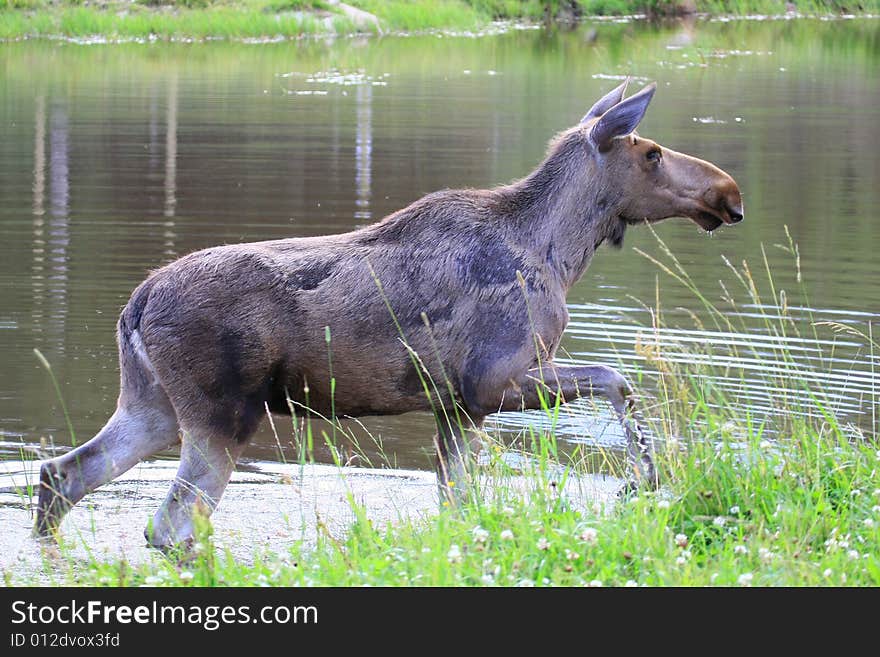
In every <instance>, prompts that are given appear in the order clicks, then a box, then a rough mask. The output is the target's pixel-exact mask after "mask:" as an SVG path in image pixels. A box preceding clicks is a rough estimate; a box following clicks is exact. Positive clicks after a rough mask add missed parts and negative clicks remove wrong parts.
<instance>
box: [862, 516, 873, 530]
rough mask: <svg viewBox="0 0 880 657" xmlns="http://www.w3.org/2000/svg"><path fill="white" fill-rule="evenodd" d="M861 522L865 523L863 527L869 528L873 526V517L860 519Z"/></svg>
mask: <svg viewBox="0 0 880 657" xmlns="http://www.w3.org/2000/svg"><path fill="white" fill-rule="evenodd" d="M862 524H863V525H865V527H867V528H868V529H871V528H872V527H873V526H874V519H873V518H865V519H864V520H862Z"/></svg>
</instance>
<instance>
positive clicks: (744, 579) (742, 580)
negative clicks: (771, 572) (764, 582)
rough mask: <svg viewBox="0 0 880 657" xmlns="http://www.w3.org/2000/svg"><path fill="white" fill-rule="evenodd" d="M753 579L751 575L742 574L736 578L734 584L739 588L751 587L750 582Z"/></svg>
mask: <svg viewBox="0 0 880 657" xmlns="http://www.w3.org/2000/svg"><path fill="white" fill-rule="evenodd" d="M754 578H755V576H754V575H752V574H751V573H743V574H742V575H740V576H739V577H737V578H736V583H737V584H739V585H740V586H751V585H752V580H753V579H754Z"/></svg>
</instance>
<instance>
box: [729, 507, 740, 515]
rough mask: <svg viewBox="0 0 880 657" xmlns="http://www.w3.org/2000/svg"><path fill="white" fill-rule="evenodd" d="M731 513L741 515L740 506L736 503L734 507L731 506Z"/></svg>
mask: <svg viewBox="0 0 880 657" xmlns="http://www.w3.org/2000/svg"><path fill="white" fill-rule="evenodd" d="M730 515H732V516H738V515H739V507H738V506H737V505H736V504H734V505H733V506H732V507H730Z"/></svg>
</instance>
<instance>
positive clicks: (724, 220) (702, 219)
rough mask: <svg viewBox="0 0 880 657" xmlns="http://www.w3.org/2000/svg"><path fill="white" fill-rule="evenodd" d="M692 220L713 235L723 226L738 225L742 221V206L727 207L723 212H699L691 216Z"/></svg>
mask: <svg viewBox="0 0 880 657" xmlns="http://www.w3.org/2000/svg"><path fill="white" fill-rule="evenodd" d="M691 219H693V220H694V223H696V224H697V225H698V226H699V227H700V228H702V229H703V230H705V231H706V232H707V233H711V232H712V231H713V230H715V229H716V228H718V226H720V225H721V224H738V223H739V222H740V221H742V220H743V215H742V206H737V207H735V208H731V207H725V208H724V209H723V210H714V209H712V210H697V212H696V213H695V214H693V215H691Z"/></svg>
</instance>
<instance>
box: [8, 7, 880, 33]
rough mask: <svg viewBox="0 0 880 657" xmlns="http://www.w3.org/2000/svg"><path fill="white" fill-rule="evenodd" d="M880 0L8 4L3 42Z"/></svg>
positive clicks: (485, 25) (375, 29)
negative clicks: (792, 0)
mask: <svg viewBox="0 0 880 657" xmlns="http://www.w3.org/2000/svg"><path fill="white" fill-rule="evenodd" d="M853 11H856V12H859V13H866V14H871V13H877V12H880V0H861V1H860V2H859V3H858V4H856V5H852V4H849V3H846V2H844V0H800V1H799V2H785V1H783V0H579V1H577V2H561V1H559V0H555V1H553V2H542V1H539V0H530V1H520V0H389V1H387V2H385V1H382V2H380V1H378V0H350V2H348V3H342V2H339V1H338V0H168V1H167V2H165V1H164V0H109V1H108V2H103V3H100V4H91V3H89V2H88V0H60V1H52V0H3V3H2V4H0V39H4V40H11V39H26V38H67V39H83V40H99V41H100V40H109V41H114V40H139V39H143V40H189V39H192V40H206V39H257V40H278V39H296V38H303V37H308V36H321V35H330V36H333V35H348V34H355V33H356V34H364V33H365V34H386V33H411V32H419V31H426V30H451V31H459V32H461V31H464V32H480V31H484V30H487V29H489V28H490V26H491V25H492V24H493V22H494V21H517V22H523V23H535V24H537V23H542V22H547V21H548V20H549V22H551V23H571V22H575V21H577V20H580V19H582V18H583V17H586V16H593V15H605V16H624V15H659V16H664V15H666V16H668V15H675V14H681V13H686V12H699V13H708V14H734V15H755V14H760V15H786V14H788V15H797V14H798V13H804V14H821V15H841V14H849V13H850V12H853Z"/></svg>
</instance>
